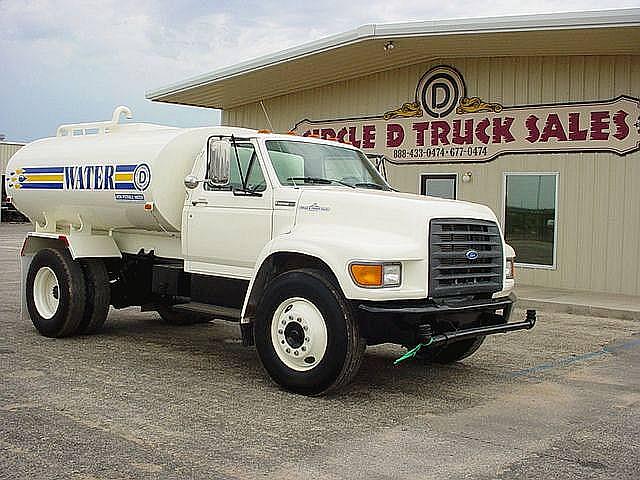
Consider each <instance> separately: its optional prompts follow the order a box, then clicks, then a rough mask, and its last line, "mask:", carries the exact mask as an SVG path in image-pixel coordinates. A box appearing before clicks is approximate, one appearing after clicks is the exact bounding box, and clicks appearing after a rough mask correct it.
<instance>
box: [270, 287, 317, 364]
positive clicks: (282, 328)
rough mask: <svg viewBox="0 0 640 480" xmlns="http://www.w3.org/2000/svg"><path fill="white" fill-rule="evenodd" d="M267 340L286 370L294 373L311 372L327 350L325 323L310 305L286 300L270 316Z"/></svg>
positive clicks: (306, 302) (296, 298) (314, 307)
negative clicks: (269, 339)
mask: <svg viewBox="0 0 640 480" xmlns="http://www.w3.org/2000/svg"><path fill="white" fill-rule="evenodd" d="M271 341H272V343H273V347H274V349H275V351H276V354H277V355H278V357H279V358H280V360H282V362H283V363H284V364H285V365H286V366H287V367H289V368H291V369H293V370H296V371H298V372H304V371H306V370H311V369H312V368H314V367H315V366H317V365H318V364H319V363H320V362H321V361H322V359H323V358H324V354H325V352H326V350H327V324H326V322H325V321H324V317H323V316H322V314H321V313H320V310H318V308H317V307H316V306H315V305H314V304H313V303H312V302H310V301H309V300H306V299H304V298H300V297H295V298H289V299H287V300H285V301H284V302H282V303H281V304H280V305H279V306H278V308H276V311H275V312H274V314H273V317H272V319H271Z"/></svg>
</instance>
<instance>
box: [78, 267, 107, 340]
mask: <svg viewBox="0 0 640 480" xmlns="http://www.w3.org/2000/svg"><path fill="white" fill-rule="evenodd" d="M80 265H81V266H82V271H83V273H84V282H85V285H86V300H85V307H84V315H83V317H82V322H80V326H79V327H78V333H80V334H85V335H89V334H92V333H97V332H98V331H99V330H100V329H101V328H102V325H103V324H104V322H105V320H106V319H107V314H108V313H109V304H110V302H111V287H110V285H109V273H108V272H107V267H106V266H105V264H104V262H103V261H102V260H97V259H91V260H82V261H81V262H80Z"/></svg>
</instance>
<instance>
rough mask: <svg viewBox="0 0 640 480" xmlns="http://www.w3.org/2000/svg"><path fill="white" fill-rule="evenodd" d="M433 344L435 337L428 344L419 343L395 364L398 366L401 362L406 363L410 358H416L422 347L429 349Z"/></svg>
mask: <svg viewBox="0 0 640 480" xmlns="http://www.w3.org/2000/svg"><path fill="white" fill-rule="evenodd" d="M432 342H433V337H431V338H430V339H429V341H428V342H427V343H419V344H418V345H416V346H415V347H413V348H412V349H411V350H409V351H408V352H407V353H405V354H404V355H402V356H401V357H400V358H398V359H397V360H395V361H394V362H393V364H394V365H398V364H399V363H400V362H404V361H405V360H408V359H409V358H413V357H415V356H416V355H417V353H418V352H419V351H420V349H421V348H422V347H428V346H429V345H431V343H432Z"/></svg>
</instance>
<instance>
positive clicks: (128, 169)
mask: <svg viewBox="0 0 640 480" xmlns="http://www.w3.org/2000/svg"><path fill="white" fill-rule="evenodd" d="M137 166H138V165H116V172H133V171H134V170H135V169H136V167H137Z"/></svg>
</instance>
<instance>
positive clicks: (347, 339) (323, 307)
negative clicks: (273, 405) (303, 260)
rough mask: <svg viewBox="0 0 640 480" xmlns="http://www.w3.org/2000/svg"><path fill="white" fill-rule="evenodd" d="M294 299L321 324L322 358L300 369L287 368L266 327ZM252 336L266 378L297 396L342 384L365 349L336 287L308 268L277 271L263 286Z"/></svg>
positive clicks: (268, 327) (359, 360)
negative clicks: (304, 303)
mask: <svg viewBox="0 0 640 480" xmlns="http://www.w3.org/2000/svg"><path fill="white" fill-rule="evenodd" d="M294 297H299V298H302V299H304V300H305V301H307V302H310V303H312V304H313V306H315V308H316V309H317V310H318V311H319V312H320V314H321V315H322V317H323V319H322V320H323V321H324V324H325V326H326V334H327V340H326V350H325V353H324V356H323V357H322V359H321V360H320V361H319V362H318V364H317V365H315V366H314V367H312V368H311V369H310V370H305V371H299V370H295V369H294V368H291V367H289V366H287V365H286V364H285V363H284V362H283V361H282V359H281V358H280V357H279V356H278V353H277V352H276V347H275V346H274V344H273V340H272V333H271V323H272V319H273V316H274V314H275V313H276V310H277V309H278V307H279V306H281V305H282V304H283V302H285V301H286V300H287V299H292V298H294ZM285 312H286V310H285ZM254 336H255V344H256V349H257V351H258V355H259V357H260V360H261V362H262V365H263V366H264V368H265V370H266V371H267V373H268V374H269V376H270V377H271V378H272V379H273V380H274V381H275V382H276V383H277V384H278V385H280V386H281V387H283V388H285V389H287V390H289V391H291V392H294V393H299V394H302V395H322V394H326V393H329V392H332V391H336V390H339V389H340V388H342V387H344V386H346V385H347V384H348V383H349V382H350V381H351V380H352V379H353V377H354V376H355V374H356V373H357V371H358V369H359V368H360V364H361V362H362V357H363V356H364V351H365V348H366V342H365V340H364V339H363V338H362V337H361V336H360V328H359V324H358V321H357V319H356V318H355V315H354V314H353V312H352V311H351V308H350V306H349V304H348V303H347V301H346V300H345V298H344V296H343V295H342V293H341V292H340V291H339V289H338V287H336V285H334V284H333V283H332V282H331V281H330V280H329V279H328V278H327V277H326V275H325V274H323V273H322V272H320V271H318V270H311V269H300V270H292V271H289V272H286V273H283V274H282V275H280V276H278V277H277V278H275V279H274V280H273V281H272V282H271V283H270V284H269V285H268V286H267V289H266V291H265V292H264V294H263V295H262V298H261V299H260V301H259V303H258V305H257V308H256V318H255V323H254Z"/></svg>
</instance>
